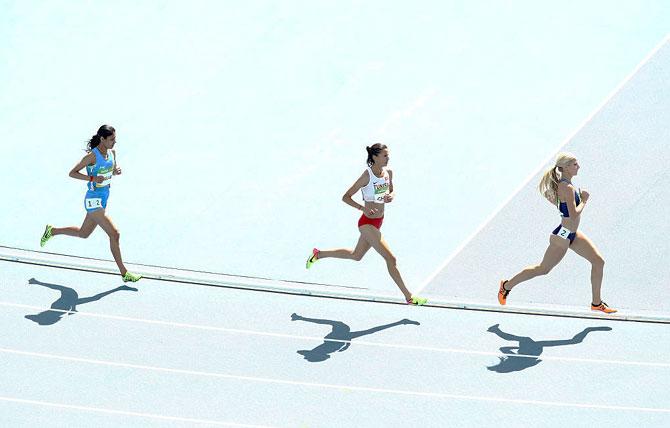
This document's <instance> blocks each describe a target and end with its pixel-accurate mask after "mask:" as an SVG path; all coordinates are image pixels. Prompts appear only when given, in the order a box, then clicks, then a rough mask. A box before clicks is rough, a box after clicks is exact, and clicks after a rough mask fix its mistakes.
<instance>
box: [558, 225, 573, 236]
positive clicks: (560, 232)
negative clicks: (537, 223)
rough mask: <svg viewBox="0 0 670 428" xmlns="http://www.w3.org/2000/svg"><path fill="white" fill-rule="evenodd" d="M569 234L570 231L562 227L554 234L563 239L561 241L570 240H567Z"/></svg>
mask: <svg viewBox="0 0 670 428" xmlns="http://www.w3.org/2000/svg"><path fill="white" fill-rule="evenodd" d="M571 233H572V232H571V231H570V229H566V228H564V227H563V226H561V228H560V229H558V232H556V235H558V236H560V237H561V238H563V239H570V238H569V235H570V234H571Z"/></svg>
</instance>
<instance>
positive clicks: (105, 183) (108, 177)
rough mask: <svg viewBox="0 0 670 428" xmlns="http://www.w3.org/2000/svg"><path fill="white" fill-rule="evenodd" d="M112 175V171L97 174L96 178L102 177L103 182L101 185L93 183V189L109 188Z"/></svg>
mask: <svg viewBox="0 0 670 428" xmlns="http://www.w3.org/2000/svg"><path fill="white" fill-rule="evenodd" d="M112 175H113V171H109V172H106V173H102V174H101V173H98V177H103V178H104V179H105V180H104V181H103V182H102V183H95V187H105V186H109V183H111V182H112Z"/></svg>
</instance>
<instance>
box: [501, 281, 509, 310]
mask: <svg viewBox="0 0 670 428" xmlns="http://www.w3.org/2000/svg"><path fill="white" fill-rule="evenodd" d="M506 282H507V280H506V279H503V280H502V281H500V289H499V290H498V303H500V304H501V305H504V304H505V303H507V296H509V292H510V291H511V290H508V289H506V288H505V283H506Z"/></svg>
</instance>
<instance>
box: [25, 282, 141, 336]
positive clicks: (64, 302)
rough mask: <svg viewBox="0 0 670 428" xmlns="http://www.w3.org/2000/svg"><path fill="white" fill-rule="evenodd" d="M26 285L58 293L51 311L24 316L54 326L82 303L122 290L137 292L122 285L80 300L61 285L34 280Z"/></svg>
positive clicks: (71, 290) (74, 293)
mask: <svg viewBox="0 0 670 428" xmlns="http://www.w3.org/2000/svg"><path fill="white" fill-rule="evenodd" d="M28 284H33V285H41V286H42V287H47V288H50V289H52V290H58V291H60V297H59V298H58V300H56V301H55V302H53V303H52V304H51V309H49V310H48V311H44V312H40V313H39V314H35V315H26V316H25V317H26V318H28V319H29V320H31V321H34V322H36V323H37V324H39V325H52V324H56V323H57V322H58V321H60V320H61V318H62V317H63V315H66V314H67V315H72V314H73V313H75V312H77V305H83V304H84V303H89V302H94V301H96V300H100V299H102V298H103V297H105V296H107V295H109V294H112V293H116V292H117V291H122V290H128V291H137V288H132V287H128V286H126V285H122V286H120V287H116V288H114V289H112V290H107V291H103V292H102V293H98V294H96V295H95V296H91V297H83V298H80V297H79V294H78V293H77V292H76V291H75V290H74V289H73V288H70V287H65V286H63V285H58V284H49V283H46V282H41V281H38V280H36V279H35V278H30V279H29V280H28Z"/></svg>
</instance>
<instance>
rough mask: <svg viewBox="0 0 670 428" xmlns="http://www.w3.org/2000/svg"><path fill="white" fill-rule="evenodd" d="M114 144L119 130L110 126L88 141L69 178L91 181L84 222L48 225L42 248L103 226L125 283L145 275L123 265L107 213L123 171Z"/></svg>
mask: <svg viewBox="0 0 670 428" xmlns="http://www.w3.org/2000/svg"><path fill="white" fill-rule="evenodd" d="M115 145H116V130H115V129H114V128H113V127H112V126H109V125H103V126H101V127H100V128H99V129H98V132H97V133H96V134H95V135H94V136H93V137H92V138H91V139H90V140H89V142H88V148H87V151H88V154H86V156H84V157H83V158H82V160H81V161H79V163H77V164H76V165H75V166H74V168H72V170H71V171H70V177H72V178H75V179H78V180H85V181H87V182H88V183H87V191H86V195H85V196H84V209H85V210H86V217H85V218H84V222H83V223H82V225H81V227H76V226H70V227H62V228H57V227H53V226H51V225H47V226H46V228H45V229H44V234H43V235H42V239H41V240H40V245H41V246H42V247H43V246H44V244H46V243H47V241H48V240H49V239H51V237H52V236H55V235H69V236H76V237H79V238H88V237H89V236H90V235H91V233H92V232H93V230H94V229H95V228H96V227H97V226H100V227H101V228H102V229H103V230H104V231H105V232H106V233H107V235H108V236H109V242H110V248H111V250H112V255H113V256H114V261H116V265H117V266H118V268H119V271H120V272H121V275H122V276H123V282H128V281H130V282H137V281H139V279H140V278H141V277H142V276H141V275H134V274H132V273H130V272H128V270H127V269H126V267H125V266H124V264H123V260H122V257H121V248H120V244H119V236H120V234H119V231H118V229H116V227H115V226H114V223H112V219H111V218H109V216H107V214H106V213H105V209H106V208H107V201H108V200H109V188H110V183H111V181H112V176H114V175H119V174H121V168H120V167H119V166H118V164H117V161H116V159H117V158H116V152H115V151H114V150H112V149H113V148H114V146H115ZM84 168H86V173H87V174H86V175H84V174H82V173H81V170H82V169H84Z"/></svg>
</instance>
